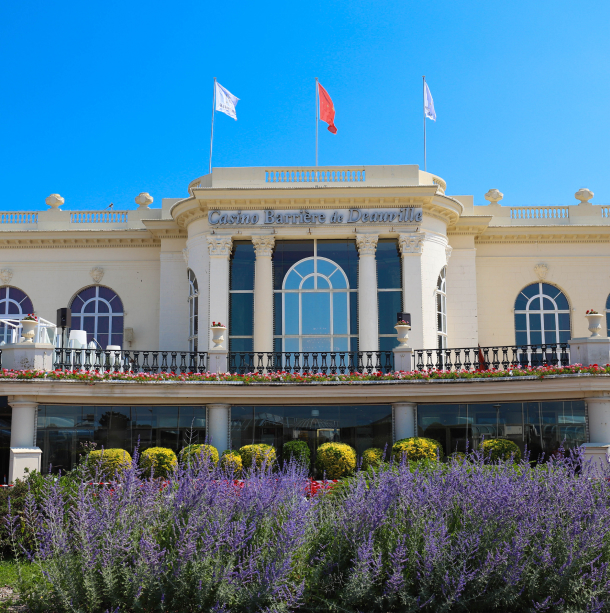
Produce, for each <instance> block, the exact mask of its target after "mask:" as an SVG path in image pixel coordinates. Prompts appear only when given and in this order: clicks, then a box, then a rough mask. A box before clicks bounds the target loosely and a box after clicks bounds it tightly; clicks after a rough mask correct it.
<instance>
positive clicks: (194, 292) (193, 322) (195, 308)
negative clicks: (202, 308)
mask: <svg viewBox="0 0 610 613" xmlns="http://www.w3.org/2000/svg"><path fill="white" fill-rule="evenodd" d="M188 277H189V351H197V335H198V333H199V323H198V319H199V286H198V285H197V277H196V276H195V273H194V272H193V271H192V270H191V269H190V268H189V271H188Z"/></svg>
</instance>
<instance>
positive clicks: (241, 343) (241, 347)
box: [229, 338, 252, 351]
mask: <svg viewBox="0 0 610 613" xmlns="http://www.w3.org/2000/svg"><path fill="white" fill-rule="evenodd" d="M229 349H230V351H252V339H251V338H230V339H229Z"/></svg>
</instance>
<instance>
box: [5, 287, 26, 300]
mask: <svg viewBox="0 0 610 613" xmlns="http://www.w3.org/2000/svg"><path fill="white" fill-rule="evenodd" d="M8 297H9V298H10V299H11V300H14V301H15V302H22V301H23V300H24V299H25V298H27V296H26V295H25V294H24V293H23V292H22V291H21V290H20V289H17V288H16V287H11V288H9V290H8Z"/></svg>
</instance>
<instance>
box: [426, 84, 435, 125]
mask: <svg viewBox="0 0 610 613" xmlns="http://www.w3.org/2000/svg"><path fill="white" fill-rule="evenodd" d="M424 114H425V115H426V117H428V119H432V121H436V111H435V110H434V100H432V94H431V93H430V88H429V87H428V84H427V83H426V82H425V81H424Z"/></svg>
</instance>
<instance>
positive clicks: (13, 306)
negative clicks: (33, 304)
mask: <svg viewBox="0 0 610 613" xmlns="http://www.w3.org/2000/svg"><path fill="white" fill-rule="evenodd" d="M21 312H22V311H21V308H20V306H19V305H18V304H17V303H16V302H13V301H12V300H9V301H8V314H9V315H19V314H20V313H21Z"/></svg>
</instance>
